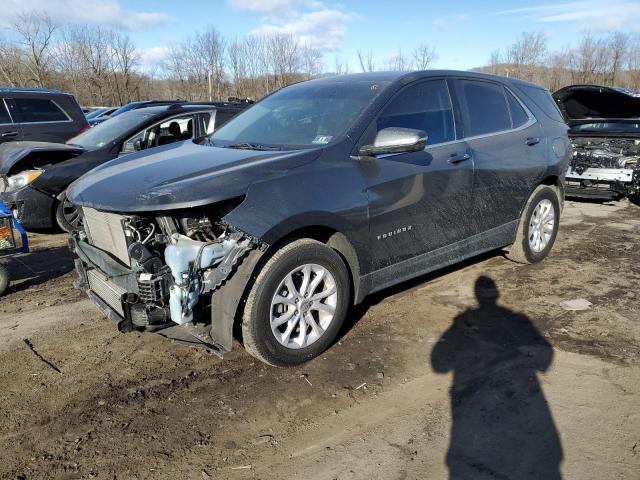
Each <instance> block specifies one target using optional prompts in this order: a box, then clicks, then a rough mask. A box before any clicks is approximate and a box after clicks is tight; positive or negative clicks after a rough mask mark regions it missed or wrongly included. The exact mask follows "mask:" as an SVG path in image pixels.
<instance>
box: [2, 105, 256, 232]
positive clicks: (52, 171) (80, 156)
mask: <svg viewBox="0 0 640 480" xmlns="http://www.w3.org/2000/svg"><path fill="white" fill-rule="evenodd" d="M244 108H246V104H244V103H228V102H220V103H218V104H211V105H194V104H185V103H182V104H173V105H168V106H167V105H165V106H153V107H147V108H140V109H131V110H129V111H127V112H124V113H122V114H119V115H118V116H117V117H114V118H113V119H111V120H110V121H109V122H105V123H102V124H100V125H97V126H95V127H92V128H91V129H89V130H86V131H85V132H83V133H81V134H80V135H78V136H76V137H73V138H71V139H70V140H69V141H67V142H66V143H46V142H12V143H11V144H6V145H0V192H1V193H0V199H2V201H3V202H4V203H5V205H7V207H9V208H11V210H12V211H13V212H14V215H15V217H16V218H17V219H18V220H19V221H20V222H21V223H22V224H23V226H24V227H25V228H27V229H43V228H50V227H53V226H58V227H60V228H62V229H63V230H65V231H68V232H69V231H71V230H73V229H74V228H77V227H78V225H79V222H80V220H81V219H80V217H79V216H78V212H77V210H76V208H75V206H73V205H72V204H71V203H69V201H68V200H67V193H66V190H67V187H68V186H69V184H70V183H71V182H73V181H74V180H76V179H77V178H79V177H80V176H81V175H83V174H85V173H86V172H88V171H89V170H91V169H92V168H95V167H96V166H98V165H101V164H103V163H105V162H108V161H109V160H113V159H114V158H122V159H125V158H128V157H129V155H130V154H131V153H133V152H136V151H139V150H147V149H150V148H154V147H159V146H162V145H167V144H170V143H175V142H179V141H183V140H188V139H194V138H201V137H203V136H206V135H208V134H210V133H212V132H213V130H214V129H215V128H216V127H219V126H221V125H223V124H224V123H226V122H227V121H228V120H229V119H230V118H232V117H233V116H234V115H236V114H237V113H238V112H240V111H241V110H243V109H244Z"/></svg>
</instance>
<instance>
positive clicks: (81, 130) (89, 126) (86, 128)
mask: <svg viewBox="0 0 640 480" xmlns="http://www.w3.org/2000/svg"><path fill="white" fill-rule="evenodd" d="M90 128H91V125H89V124H88V123H87V124H86V125H84V126H83V127H82V128H81V129H80V131H79V132H78V135H80V134H81V133H82V132H84V131H86V130H89V129H90Z"/></svg>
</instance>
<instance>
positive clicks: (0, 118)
mask: <svg viewBox="0 0 640 480" xmlns="http://www.w3.org/2000/svg"><path fill="white" fill-rule="evenodd" d="M3 123H11V117H10V116H9V112H7V107H6V105H5V104H4V102H3V101H2V99H1V98H0V124H3Z"/></svg>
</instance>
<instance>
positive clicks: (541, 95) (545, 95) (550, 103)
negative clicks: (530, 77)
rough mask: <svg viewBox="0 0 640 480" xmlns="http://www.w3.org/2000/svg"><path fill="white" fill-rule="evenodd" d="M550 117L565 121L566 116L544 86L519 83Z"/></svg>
mask: <svg viewBox="0 0 640 480" xmlns="http://www.w3.org/2000/svg"><path fill="white" fill-rule="evenodd" d="M518 87H519V88H521V89H522V90H523V91H524V93H526V94H527V96H528V97H530V98H531V100H533V101H534V102H535V104H536V105H537V106H538V108H540V109H541V110H542V111H543V112H544V113H545V114H546V115H547V116H548V117H549V118H551V119H552V120H555V121H557V122H562V123H564V118H562V114H561V113H560V110H559V109H558V106H557V105H556V102H555V101H554V100H553V97H552V96H551V94H550V93H549V92H548V91H547V90H544V89H542V88H536V87H527V86H521V85H518Z"/></svg>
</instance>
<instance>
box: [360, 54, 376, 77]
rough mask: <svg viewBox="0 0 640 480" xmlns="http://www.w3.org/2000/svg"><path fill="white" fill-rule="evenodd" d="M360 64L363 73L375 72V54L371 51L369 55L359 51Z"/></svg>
mask: <svg viewBox="0 0 640 480" xmlns="http://www.w3.org/2000/svg"><path fill="white" fill-rule="evenodd" d="M358 63H360V68H361V69H362V71H363V72H373V71H374V70H375V69H376V64H375V61H374V59H373V52H372V51H371V50H369V51H368V52H367V53H363V52H362V51H361V50H358Z"/></svg>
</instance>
